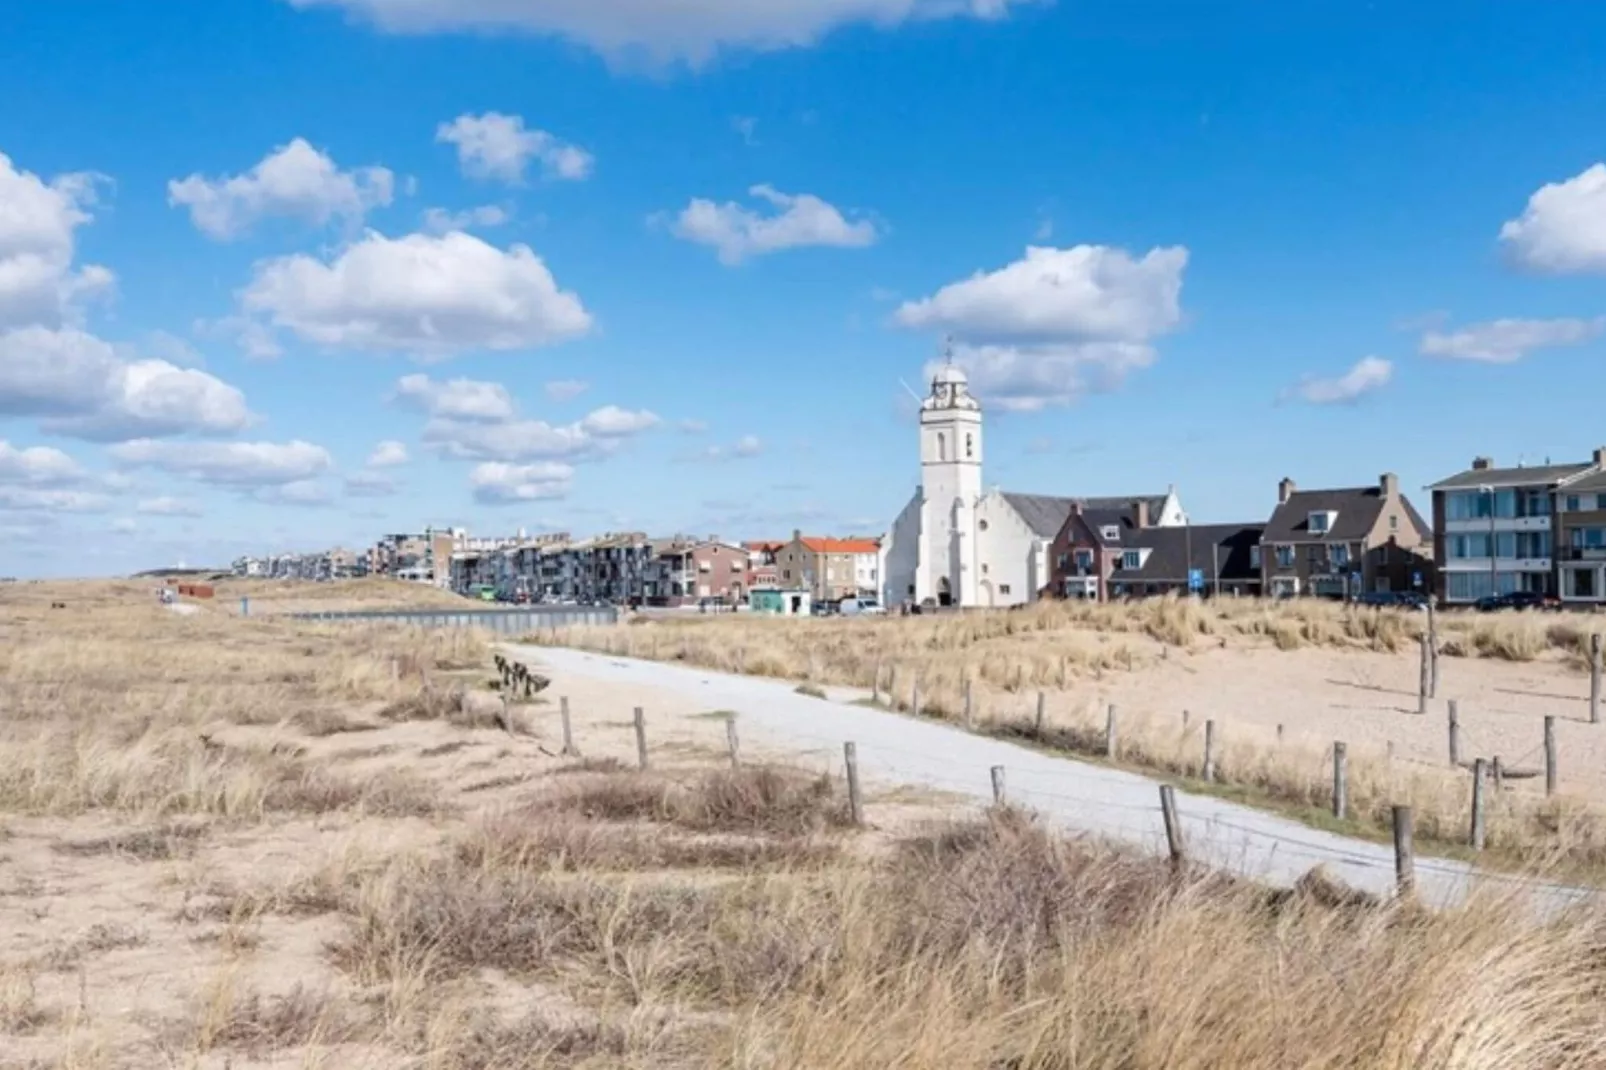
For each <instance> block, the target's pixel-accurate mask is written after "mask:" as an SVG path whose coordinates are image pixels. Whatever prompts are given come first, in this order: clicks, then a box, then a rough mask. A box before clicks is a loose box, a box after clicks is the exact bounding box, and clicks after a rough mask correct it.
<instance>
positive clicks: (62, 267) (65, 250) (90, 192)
mask: <svg viewBox="0 0 1606 1070" xmlns="http://www.w3.org/2000/svg"><path fill="white" fill-rule="evenodd" d="M98 185H99V179H98V177H97V176H95V175H92V174H88V173H73V174H65V175H58V176H57V177H56V178H54V179H51V180H49V181H46V180H45V179H43V178H41V177H39V176H38V175H36V174H33V173H32V172H30V171H24V170H21V169H20V168H18V167H17V166H16V165H15V164H13V163H12V161H11V158H10V157H9V156H6V155H5V154H4V153H0V330H5V329H7V328H12V327H24V326H44V327H59V326H61V325H62V324H64V323H70V322H73V321H75V320H76V318H77V314H78V303H79V301H80V300H81V299H83V298H86V297H89V296H93V295H94V294H97V293H102V292H104V291H106V290H108V289H110V288H111V286H112V284H113V281H114V279H113V275H112V273H111V272H110V271H108V270H107V269H106V268H104V267H100V266H98V265H89V266H87V267H83V268H80V269H74V267H73V258H74V251H75V234H76V232H77V230H78V228H79V227H80V226H82V225H84V224H85V223H87V222H89V220H90V214H89V210H90V208H92V207H93V206H94V204H95V193H96V189H97V186H98Z"/></svg>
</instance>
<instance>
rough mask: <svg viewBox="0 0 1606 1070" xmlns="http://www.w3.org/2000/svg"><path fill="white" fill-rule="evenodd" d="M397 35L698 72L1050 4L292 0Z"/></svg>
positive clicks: (1014, 0) (1020, 0) (959, 0)
mask: <svg viewBox="0 0 1606 1070" xmlns="http://www.w3.org/2000/svg"><path fill="white" fill-rule="evenodd" d="M288 2H289V3H290V4H291V6H293V7H298V8H316V7H333V8H337V9H339V10H343V11H346V12H348V13H350V14H351V15H353V16H355V17H358V18H361V19H363V20H364V21H367V22H371V23H373V24H374V25H376V26H378V27H379V28H380V29H383V30H386V31H390V32H393V33H430V32H440V31H450V30H481V31H484V30H504V31H512V32H522V33H531V34H542V35H551V36H557V37H563V38H566V39H568V40H572V41H578V42H580V43H582V44H585V45H587V46H589V47H591V48H593V49H596V50H597V51H599V52H602V53H604V54H605V55H608V56H616V57H621V58H622V57H628V56H634V55H641V56H643V57H645V58H647V59H648V60H650V61H655V62H665V61H670V60H683V61H686V62H689V63H692V64H700V63H703V62H706V61H707V60H708V59H710V58H711V57H712V56H713V55H714V54H715V53H716V52H718V51H719V50H720V49H722V48H737V49H750V50H761V51H771V50H776V49H784V48H797V47H804V46H808V45H812V44H814V43H815V42H817V41H819V40H820V38H822V37H823V36H825V35H826V34H827V33H829V32H830V31H832V30H834V29H837V28H838V27H842V26H849V25H870V26H879V27H891V26H896V25H898V24H900V23H904V22H909V21H913V20H927V19H945V18H962V17H969V18H975V19H998V18H1003V17H1004V16H1006V15H1007V14H1008V13H1009V12H1010V10H1011V9H1012V8H1015V7H1022V6H1026V5H1028V4H1031V3H1038V2H1043V0H764V2H762V3H759V2H756V0H288Z"/></svg>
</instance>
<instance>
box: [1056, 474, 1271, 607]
mask: <svg viewBox="0 0 1606 1070" xmlns="http://www.w3.org/2000/svg"><path fill="white" fill-rule="evenodd" d="M1152 507H1153V506H1152V503H1151V500H1150V499H1147V498H1135V499H1133V501H1132V502H1131V503H1130V504H1129V505H1127V506H1125V507H1111V506H1109V505H1108V504H1102V503H1101V504H1100V505H1099V506H1098V507H1095V508H1088V507H1087V506H1086V505H1084V504H1083V503H1082V502H1073V503H1072V504H1071V511H1070V514H1069V515H1068V516H1067V517H1066V518H1065V523H1064V525H1063V526H1062V527H1061V528H1060V531H1059V533H1058V534H1056V535H1055V537H1054V539H1053V541H1052V542H1051V543H1050V544H1049V567H1050V576H1051V581H1050V584H1049V586H1048V587H1047V588H1046V589H1045V590H1044V591H1042V592H1040V593H1041V594H1043V595H1046V596H1050V597H1058V598H1083V599H1092V600H1096V601H1100V602H1104V601H1108V600H1110V599H1112V598H1132V597H1146V596H1151V595H1162V594H1168V593H1171V592H1180V591H1187V590H1189V573H1190V571H1195V570H1196V571H1197V572H1198V574H1199V577H1200V579H1201V581H1202V587H1201V591H1202V593H1206V594H1210V593H1234V594H1250V595H1252V594H1258V593H1259V592H1260V570H1259V565H1258V563H1257V562H1256V561H1255V560H1254V547H1255V544H1256V543H1258V542H1259V540H1260V533H1261V530H1262V525H1259V524H1184V525H1182V526H1181V527H1171V526H1167V527H1160V526H1157V525H1155V524H1154V523H1153V516H1154V514H1153V513H1152V512H1151V509H1152Z"/></svg>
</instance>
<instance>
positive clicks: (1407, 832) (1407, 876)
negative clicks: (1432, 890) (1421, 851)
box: [1394, 806, 1416, 899]
mask: <svg viewBox="0 0 1606 1070" xmlns="http://www.w3.org/2000/svg"><path fill="white" fill-rule="evenodd" d="M1394 887H1395V890H1396V892H1397V893H1398V894H1399V896H1400V898H1401V899H1405V898H1408V897H1409V896H1410V895H1411V893H1412V892H1414V891H1415V890H1416V822H1415V820H1414V819H1413V817H1412V814H1411V808H1410V807H1409V806H1396V807H1395V808H1394Z"/></svg>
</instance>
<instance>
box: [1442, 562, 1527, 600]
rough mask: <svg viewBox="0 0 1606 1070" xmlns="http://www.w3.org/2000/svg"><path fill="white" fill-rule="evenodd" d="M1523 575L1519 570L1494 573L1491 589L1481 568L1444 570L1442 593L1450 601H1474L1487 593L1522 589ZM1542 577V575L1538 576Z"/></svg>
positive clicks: (1502, 592)
mask: <svg viewBox="0 0 1606 1070" xmlns="http://www.w3.org/2000/svg"><path fill="white" fill-rule="evenodd" d="M1523 576H1524V573H1521V572H1501V573H1497V574H1496V579H1497V580H1498V583H1497V584H1496V585H1495V587H1496V589H1495V590H1493V591H1491V590H1490V584H1489V574H1488V573H1487V572H1485V571H1483V570H1482V569H1477V570H1474V571H1472V572H1446V573H1445V574H1444V593H1445V596H1446V597H1447V598H1449V600H1450V601H1452V602H1475V601H1477V600H1478V599H1480V598H1483V597H1485V596H1487V595H1489V594H1491V593H1492V594H1510V593H1511V592H1512V591H1518V590H1522V587H1523V582H1524V580H1523ZM1540 579H1543V576H1540Z"/></svg>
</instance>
